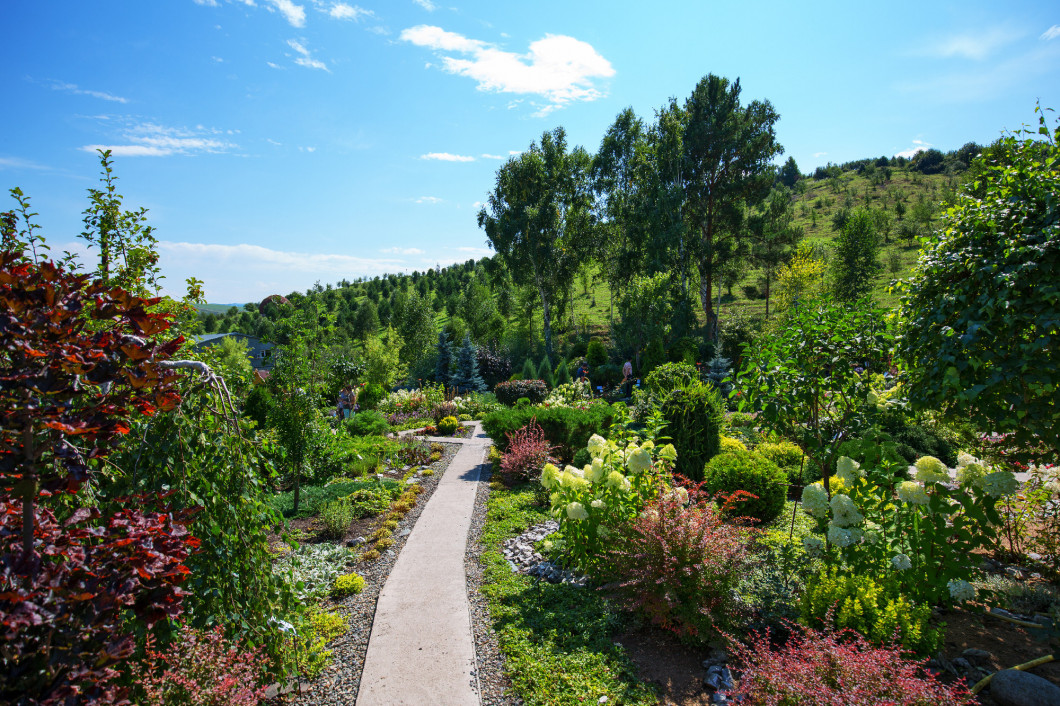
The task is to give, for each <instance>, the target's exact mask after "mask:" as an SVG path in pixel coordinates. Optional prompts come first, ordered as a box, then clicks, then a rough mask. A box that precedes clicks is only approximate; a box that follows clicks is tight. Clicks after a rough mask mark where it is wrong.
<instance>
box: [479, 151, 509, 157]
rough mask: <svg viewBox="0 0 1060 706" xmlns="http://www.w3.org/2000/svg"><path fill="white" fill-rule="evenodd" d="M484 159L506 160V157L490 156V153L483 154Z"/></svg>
mask: <svg viewBox="0 0 1060 706" xmlns="http://www.w3.org/2000/svg"><path fill="white" fill-rule="evenodd" d="M482 159H505V157H504V155H500V154H490V153H489V152H483V153H482Z"/></svg>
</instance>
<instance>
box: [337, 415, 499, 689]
mask: <svg viewBox="0 0 1060 706" xmlns="http://www.w3.org/2000/svg"><path fill="white" fill-rule="evenodd" d="M443 441H447V442H449V443H453V442H457V443H460V444H461V445H462V446H461V448H460V450H459V451H458V452H457V454H456V456H455V457H454V458H453V460H452V462H451V463H450V464H449V468H447V469H446V471H445V474H444V475H443V476H442V478H441V480H440V481H439V482H438V487H437V488H435V490H434V493H433V495H432V496H431V499H430V501H428V503H427V506H426V507H425V508H424V509H423V512H422V513H421V514H420V517H419V519H418V520H417V521H416V525H415V527H414V528H413V530H412V534H410V535H409V538H408V540H407V541H406V543H405V547H404V548H403V549H402V550H401V554H400V555H399V556H398V560H397V562H396V563H395V564H394V568H393V569H392V570H391V571H390V576H389V577H388V578H387V581H386V584H385V585H384V586H383V590H382V591H381V592H380V593H379V602H378V603H377V604H376V608H375V620H374V622H373V623H372V634H371V636H370V638H369V640H368V652H367V654H366V655H365V660H364V671H363V672H362V674H361V686H360V691H359V693H358V694H357V706H402V705H407V706H425V705H427V704H438V705H439V706H443V705H444V706H479V704H480V699H479V690H478V682H477V678H476V676H475V642H474V638H473V637H472V634H471V615H470V612H469V606H468V602H467V588H466V575H465V573H464V553H465V549H466V546H467V533H468V530H469V529H470V527H471V514H472V512H473V511H474V507H475V494H476V492H477V490H478V480H479V476H480V473H481V472H482V471H483V469H484V463H485V450H486V447H487V446H488V445H489V443H490V440H489V438H488V437H486V436H485V434H483V432H482V427H481V425H479V424H477V423H476V424H475V433H474V434H473V435H472V436H471V437H469V438H467V439H454V438H446V439H443Z"/></svg>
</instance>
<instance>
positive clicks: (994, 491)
mask: <svg viewBox="0 0 1060 706" xmlns="http://www.w3.org/2000/svg"><path fill="white" fill-rule="evenodd" d="M982 483H983V490H984V491H985V492H986V494H987V495H989V496H990V497H992V498H1000V497H1002V496H1004V495H1012V494H1013V493H1015V492H1016V491H1017V490H1019V487H1020V484H1019V481H1018V480H1016V476H1014V475H1012V473H1010V472H1009V471H994V472H993V473H987V474H986V478H984V479H983V481H982Z"/></svg>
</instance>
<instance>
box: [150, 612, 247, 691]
mask: <svg viewBox="0 0 1060 706" xmlns="http://www.w3.org/2000/svg"><path fill="white" fill-rule="evenodd" d="M265 659H266V658H265V656H264V655H263V652H262V648H260V647H259V648H256V649H253V650H248V649H246V648H245V647H243V646H241V645H240V644H238V643H233V642H229V641H228V640H226V639H225V636H224V629H223V628H222V627H220V626H218V627H216V628H214V629H213V630H211V631H203V630H194V629H192V628H190V627H187V626H184V627H182V628H181V629H180V631H179V633H178V634H177V635H176V639H175V640H174V641H173V642H172V643H170V645H169V647H167V648H166V649H165V650H158V649H156V647H155V642H154V637H153V636H152V635H148V637H147V647H146V649H145V656H144V660H143V662H141V663H140V664H137V665H134V666H133V668H132V670H131V673H132V676H133V680H134V682H135V683H136V690H137V691H138V692H139V694H138V698H137V701H136V702H137V703H138V704H142V706H172V705H173V704H187V705H188V706H255V705H256V704H259V703H261V702H262V701H263V700H264V699H265V692H266V690H267V687H266V686H263V685H262V684H261V682H262V677H263V674H262V669H261V667H262V664H263V663H264V661H265Z"/></svg>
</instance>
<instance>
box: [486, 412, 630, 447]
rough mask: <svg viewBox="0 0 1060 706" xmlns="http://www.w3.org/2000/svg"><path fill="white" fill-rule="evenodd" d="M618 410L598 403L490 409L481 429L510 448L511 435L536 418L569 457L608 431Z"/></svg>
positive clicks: (550, 440)
mask: <svg viewBox="0 0 1060 706" xmlns="http://www.w3.org/2000/svg"><path fill="white" fill-rule="evenodd" d="M615 414H616V412H615V410H614V409H613V408H612V407H611V406H610V405H607V404H604V403H602V402H597V403H594V404H592V405H590V406H589V407H587V408H586V409H572V408H570V407H524V408H520V409H504V410H500V411H497V412H491V413H490V414H487V415H486V416H485V417H484V418H483V419H482V428H483V430H484V431H485V432H486V434H488V435H489V437H490V438H491V439H493V442H494V443H495V444H496V445H497V446H499V447H500V448H501V450H502V451H507V450H508V446H507V444H508V438H509V437H508V435H509V434H510V433H511V432H514V431H516V430H517V429H522V428H523V427H525V426H526V425H527V424H529V423H530V422H531V421H534V420H536V422H537V424H538V426H540V427H541V429H542V430H544V432H545V437H546V438H547V439H548V441H549V443H550V444H552V445H553V446H554V447H556V453H557V455H558V456H559V457H561V458H565V459H570V458H573V457H574V453H575V452H576V451H577V450H578V449H582V448H585V446H586V444H588V443H589V437H591V436H592V435H593V434H602V433H605V432H606V430H607V428H608V427H610V426H611V422H612V421H614V419H615Z"/></svg>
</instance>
